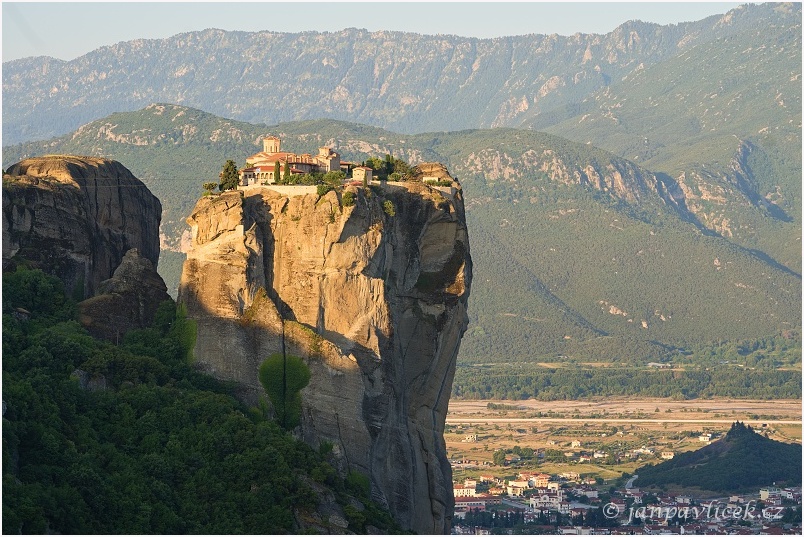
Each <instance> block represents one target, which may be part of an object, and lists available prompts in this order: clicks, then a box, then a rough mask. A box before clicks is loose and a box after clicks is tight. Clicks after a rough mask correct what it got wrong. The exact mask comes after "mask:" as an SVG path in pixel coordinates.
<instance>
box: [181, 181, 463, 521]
mask: <svg viewBox="0 0 804 537" xmlns="http://www.w3.org/2000/svg"><path fill="white" fill-rule="evenodd" d="M444 171H445V170H444ZM305 192H306V190H305V189H304V187H283V188H279V189H272V188H269V187H248V188H247V189H245V190H241V191H233V192H226V193H223V194H221V195H218V196H210V197H205V198H202V199H201V200H200V201H199V202H198V204H197V205H196V207H195V209H194V211H193V213H192V215H191V216H190V217H189V218H188V220H187V221H188V223H189V224H190V226H191V230H192V248H191V250H190V251H189V252H188V256H187V261H186V262H185V264H184V268H183V272H182V278H181V284H180V287H179V302H180V303H182V304H184V306H185V307H186V308H187V314H188V316H189V317H191V318H194V319H195V320H196V321H197V323H198V331H197V333H198V335H197V341H196V346H195V357H196V361H197V364H199V365H200V366H201V367H202V368H203V369H205V370H206V371H208V372H210V373H212V374H214V375H215V376H217V377H219V378H222V379H227V380H234V381H237V383H238V386H239V387H240V396H241V398H242V399H244V400H245V401H247V402H249V403H251V404H257V403H258V402H259V401H260V400H261V399H263V400H264V394H265V392H264V390H263V387H262V385H261V384H260V382H259V380H258V368H259V366H260V364H261V363H262V362H263V361H264V360H265V359H266V358H267V357H268V356H269V355H271V354H274V353H282V352H283V351H284V352H286V353H287V354H291V355H295V356H299V357H301V358H302V359H303V360H304V362H305V364H306V365H307V366H308V367H309V369H310V373H311V379H310V383H309V384H308V386H307V387H306V388H304V389H303V390H302V392H301V399H302V416H301V424H300V426H299V427H298V428H297V429H296V433H297V434H298V435H300V436H301V437H302V438H303V439H304V440H305V441H306V442H308V443H309V444H311V445H313V446H317V445H320V444H321V443H322V442H329V443H332V444H333V445H334V448H333V452H334V454H335V455H336V456H337V457H338V459H339V462H340V464H341V469H342V470H344V471H345V470H353V471H358V472H361V473H363V474H365V475H366V476H369V477H370V482H371V492H372V497H373V499H375V500H376V501H377V502H378V503H379V504H380V505H384V506H386V507H387V508H388V509H389V511H390V512H391V513H392V514H393V515H394V517H395V518H396V520H397V521H398V522H399V523H400V524H401V525H402V526H403V527H404V528H407V529H410V530H413V531H416V532H418V533H449V529H450V524H451V518H452V510H453V497H452V471H451V469H450V465H449V462H448V460H447V457H446V449H445V444H444V438H443V430H444V421H445V418H446V412H447V404H448V402H449V396H450V391H451V387H452V380H453V375H454V372H455V361H456V357H457V354H458V346H459V344H460V339H461V336H462V334H463V332H464V331H465V329H466V325H467V322H468V318H467V314H466V308H467V300H468V297H469V288H470V284H471V275H472V264H471V257H470V254H469V241H468V234H467V228H466V220H465V215H464V209H463V195H462V191H461V188H460V185H459V184H458V183H457V181H456V182H453V183H452V186H451V187H440V188H434V187H430V186H428V185H426V184H423V183H420V182H409V183H397V184H394V183H390V184H387V185H385V184H384V185H381V186H380V185H372V186H370V187H369V188H368V189H365V190H364V189H358V188H356V187H354V186H352V187H347V189H346V190H345V191H344V192H343V194H341V193H338V192H336V191H330V192H328V193H326V194H325V195H323V196H318V195H317V194H315V193H305Z"/></svg>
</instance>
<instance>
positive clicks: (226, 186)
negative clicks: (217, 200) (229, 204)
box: [218, 160, 240, 192]
mask: <svg viewBox="0 0 804 537" xmlns="http://www.w3.org/2000/svg"><path fill="white" fill-rule="evenodd" d="M239 182H240V181H239V178H238V176H237V164H235V161H233V160H227V161H226V164H224V165H223V171H222V172H221V182H220V185H218V187H219V188H220V191H221V192H223V191H224V190H234V189H236V188H237V184H238V183H239Z"/></svg>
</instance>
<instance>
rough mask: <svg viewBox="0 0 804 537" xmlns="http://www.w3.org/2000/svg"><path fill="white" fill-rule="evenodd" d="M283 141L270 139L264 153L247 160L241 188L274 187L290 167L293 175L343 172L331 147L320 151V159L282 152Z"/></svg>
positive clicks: (241, 179)
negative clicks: (254, 186)
mask: <svg viewBox="0 0 804 537" xmlns="http://www.w3.org/2000/svg"><path fill="white" fill-rule="evenodd" d="M280 144H281V141H280V139H279V138H277V137H276V136H268V137H266V138H265V139H263V141H262V147H263V150H262V151H260V152H259V153H256V154H254V155H251V156H250V157H248V158H247V159H246V167H245V168H243V169H242V170H240V171H239V172H238V175H239V176H240V185H241V186H250V185H258V184H274V183H276V182H277V180H278V179H279V178H280V177H283V176H284V174H285V169H286V168H287V167H290V173H291V174H293V175H299V174H306V173H313V172H319V173H326V172H332V171H340V170H341V164H342V163H341V157H340V155H339V154H338V153H336V152H335V151H333V150H332V149H331V148H329V147H319V148H318V154H317V155H310V154H309V153H304V154H301V155H297V154H296V153H287V152H282V151H281V148H280ZM277 162H278V163H279V174H280V175H279V177H274V172H275V171H276V163H277Z"/></svg>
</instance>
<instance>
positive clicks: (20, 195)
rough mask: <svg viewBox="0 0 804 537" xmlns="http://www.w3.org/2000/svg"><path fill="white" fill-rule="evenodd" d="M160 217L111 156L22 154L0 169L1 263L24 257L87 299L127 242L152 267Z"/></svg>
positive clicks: (140, 186)
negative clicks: (23, 156)
mask: <svg viewBox="0 0 804 537" xmlns="http://www.w3.org/2000/svg"><path fill="white" fill-rule="evenodd" d="M161 216H162V205H161V204H160V203H159V200H158V199H157V198H156V196H154V195H153V194H151V192H150V190H148V187H146V186H145V185H144V184H143V183H142V182H141V181H140V180H139V179H137V178H136V177H134V175H133V174H132V173H131V172H130V171H129V170H128V169H127V168H126V167H125V166H123V165H122V164H120V163H119V162H116V161H113V160H107V159H104V158H96V157H78V156H72V155H51V156H45V157H35V158H30V159H25V160H23V161H21V162H18V163H17V164H14V165H12V166H11V167H10V168H9V169H8V170H7V172H6V173H4V174H3V267H4V269H6V268H8V267H10V266H13V265H14V264H15V263H16V262H17V260H19V259H24V260H25V262H26V264H28V265H30V266H33V267H35V268H39V269H42V270H43V271H45V272H47V273H49V274H53V275H55V276H57V277H58V278H59V279H61V280H62V281H63V282H64V285H65V287H66V289H67V291H68V293H70V294H71V295H72V296H73V297H74V298H76V299H79V300H81V299H85V298H89V297H92V296H94V295H95V294H96V293H97V292H98V290H99V286H100V283H101V282H102V281H104V280H108V279H109V278H111V277H112V274H113V273H114V271H115V269H117V267H118V266H119V265H120V262H121V261H122V260H123V256H124V255H125V253H126V252H128V251H129V250H131V249H132V248H136V249H137V250H138V251H139V253H140V254H141V255H142V256H143V257H145V258H146V259H148V260H150V262H151V263H152V264H153V266H156V264H157V263H158V261H159V222H160V220H161Z"/></svg>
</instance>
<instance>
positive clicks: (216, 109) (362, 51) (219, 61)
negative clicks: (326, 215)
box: [3, 3, 801, 157]
mask: <svg viewBox="0 0 804 537" xmlns="http://www.w3.org/2000/svg"><path fill="white" fill-rule="evenodd" d="M800 24H801V6H800V5H797V4H765V3H763V4H758V5H747V6H743V7H740V8H738V9H734V10H732V11H729V12H728V13H726V14H724V15H723V16H712V17H708V18H706V19H704V20H701V21H697V22H686V23H681V24H678V25H668V26H659V25H656V24H651V23H643V22H639V21H631V22H626V23H624V24H622V25H621V26H620V27H618V28H617V29H615V30H614V31H612V32H610V33H608V34H605V35H596V34H575V35H572V36H558V35H524V36H515V37H501V38H495V39H476V38H465V37H458V36H448V35H439V36H430V35H419V34H413V33H402V32H387V31H379V32H368V31H366V30H359V29H355V28H350V29H346V30H343V31H340V32H333V33H319V32H304V33H276V32H237V31H222V30H214V29H211V30H204V31H199V32H190V33H184V34H179V35H176V36H173V37H170V38H166V39H139V40H134V41H128V42H122V43H118V44H115V45H110V46H106V47H101V48H99V49H97V50H95V51H92V52H90V53H88V54H85V55H84V56H81V57H79V58H76V59H75V60H71V61H62V60H56V59H53V58H49V57H33V58H25V59H20V60H14V61H10V62H5V63H4V64H3V102H4V109H3V113H4V117H3V139H4V141H5V143H6V144H14V143H19V142H24V141H29V140H32V139H44V138H49V137H51V136H56V135H61V134H65V133H67V132H70V131H72V130H74V129H75V128H77V127H78V126H80V125H81V124H83V123H87V122H89V121H92V120H95V119H99V118H101V117H104V116H106V115H108V114H111V113H114V112H121V111H132V110H137V109H140V108H142V107H144V106H146V105H148V104H150V103H153V102H171V103H176V104H181V105H185V106H191V107H194V108H199V109H202V110H205V111H207V112H210V113H213V114H217V115H220V116H223V117H229V118H233V119H238V120H242V121H248V122H255V123H262V122H264V123H268V124H271V123H276V122H281V121H291V120H303V119H314V118H322V117H328V118H332V119H341V120H347V121H352V122H360V123H365V124H371V125H376V126H380V127H383V128H386V129H390V130H393V131H397V132H405V133H412V132H424V131H436V130H445V131H453V130H460V129H467V128H489V127H531V126H532V127H534V128H537V129H540V130H545V129H546V128H548V127H550V126H552V125H555V124H560V123H561V122H563V121H565V120H567V119H570V118H573V117H576V116H578V117H580V116H579V115H580V114H590V113H591V114H593V115H594V114H595V113H598V114H602V116H604V117H610V116H612V115H614V116H616V115H619V114H618V108H619V106H620V105H618V104H617V103H618V102H619V101H622V100H623V99H624V98H625V95H626V93H627V92H625V93H624V91H625V90H624V88H623V84H625V87H630V86H634V85H636V86H640V87H642V88H645V87H646V86H645V82H647V81H649V80H651V79H652V77H654V76H659V77H661V76H667V75H671V78H667V79H666V82H668V83H669V84H671V85H670V86H663V87H661V88H658V89H659V91H657V92H654V89H653V87H652V86H648V87H650V88H651V89H650V90H649V91H650V92H651V94H652V96H653V98H654V99H655V100H657V101H661V100H662V98H663V97H667V98H668V100H669V102H668V104H673V105H674V106H671V107H670V108H669V110H671V112H673V113H674V115H673V116H672V119H674V120H676V121H678V122H679V124H680V125H679V126H675V125H670V127H672V128H674V129H675V128H679V127H684V128H693V129H698V128H700V129H706V128H707V126H706V125H705V123H706V121H707V120H708V119H709V120H711V121H712V122H715V121H717V120H719V119H722V118H718V117H717V115H716V110H715V108H717V107H718V106H722V105H725V104H726V103H727V102H728V99H727V98H726V97H727V95H728V94H729V93H731V92H733V91H734V90H735V89H739V88H740V87H741V86H742V84H743V80H741V79H744V80H753V79H754V78H755V77H759V76H760V75H766V74H767V73H765V72H763V71H761V72H759V73H754V72H752V71H742V72H740V71H739V70H736V71H734V72H732V73H728V75H727V76H724V77H722V78H721V77H720V76H719V75H718V72H719V71H721V70H723V69H727V68H729V67H732V66H731V64H730V61H731V56H730V54H728V53H726V52H720V51H721V50H722V48H723V46H724V44H725V45H728V44H734V45H740V44H741V43H742V42H747V43H748V42H751V41H757V40H758V39H759V40H760V41H761V42H762V44H764V45H765V47H764V48H762V47H761V46H760V48H759V49H758V48H757V46H755V45H754V44H753V43H749V44H748V45H746V46H745V47H744V48H742V49H740V50H739V51H738V52H739V53H740V54H741V55H742V57H743V58H742V60H741V61H745V62H754V61H755V60H757V59H759V58H762V60H763V63H765V62H768V61H769V63H767V64H766V65H767V69H768V70H769V71H770V70H772V69H773V67H774V65H773V62H774V61H775V59H776V58H785V57H787V56H789V55H790V54H793V55H795V44H796V39H798V43H799V54H800V33H801V31H800ZM796 34H799V35H798V38H797V37H796ZM782 47H783V48H784V50H779V49H780V48H782ZM696 51H708V54H709V56H708V57H707V63H706V64H704V65H705V66H706V67H707V69H706V70H705V71H704V72H703V73H701V72H696V70H695V66H694V65H693V63H694V62H693V60H694V59H695V55H696V54H697V52H696ZM713 51H714V52H713ZM799 63H800V62H799ZM685 64H686V65H685ZM664 66H681V67H682V68H681V69H680V70H677V69H669V70H668V69H666V68H665V67H664ZM759 67H760V69H764V67H763V66H759ZM791 68H793V69H795V66H793V67H791ZM657 69H658V71H659V72H658V73H656V72H655V71H656V70H657ZM652 72H653V74H651V73H652ZM701 74H703V75H704V77H703V78H702V77H701V76H700V75H701ZM676 75H678V76H679V77H680V78H678V79H676V78H673V77H675V76H676ZM794 75H795V73H790V69H787V68H784V69H782V70H780V72H778V73H776V74H775V75H774V76H771V77H770V78H768V79H767V83H768V84H769V85H774V86H773V87H775V82H776V81H777V79H778V78H790V77H791V76H794ZM764 81H765V79H763V82H764ZM679 83H681V84H688V85H699V84H700V90H701V91H700V95H698V92H694V94H693V95H692V96H693V97H696V98H697V97H702V98H705V99H711V98H712V96H713V94H714V93H718V94H719V95H720V100H719V101H718V100H714V101H711V106H709V108H710V109H711V110H710V112H708V114H709V117H706V116H705V115H704V117H702V118H701V125H700V126H699V127H696V126H695V125H694V124H693V125H687V118H686V115H685V114H681V115H679V116H676V115H675V112H678V106H675V104H676V103H677V102H678V101H677V100H676V97H675V93H674V92H671V91H670V89H671V88H672V85H675V84H679ZM712 84H717V86H722V89H720V90H716V91H705V90H706V89H707V88H708V86H710V85H712ZM799 85H800V84H799ZM609 87H619V88H620V89H618V90H617V91H615V92H613V93H612V92H611V91H606V88H609ZM685 87H686V86H685ZM748 87H751V86H750V85H749V86H748ZM769 87H771V86H769ZM759 89H762V88H759ZM776 89H778V91H779V92H780V93H781V95H780V96H778V97H777V96H776V94H774V95H772V96H771V97H772V98H775V99H784V100H785V101H786V106H788V107H792V106H795V103H794V102H791V101H790V99H791V97H792V96H791V95H789V94H788V91H789V89H790V88H789V85H787V86H784V87H781V86H780V87H778V88H776ZM618 97H620V98H619V99H618ZM724 99H725V100H724ZM742 99H743V100H742V101H741V103H742V104H743V107H744V108H743V110H744V111H745V110H748V108H749V107H750V102H749V101H748V96H747V95H744V96H743V98H742ZM630 100H634V98H633V97H632V98H631V99H630ZM703 102H705V103H707V105H709V103H710V101H709V100H706V101H703ZM684 104H685V105H687V106H693V105H695V104H697V103H693V102H686V103H684ZM629 105H630V103H629ZM640 106H641V105H640ZM799 106H800V101H799ZM627 110H628V109H627V108H625V109H623V111H624V112H625V111H627ZM691 110H694V108H691ZM703 110H704V109H703V108H701V110H700V111H701V113H703ZM591 119H592V118H590V122H591ZM629 122H630V118H629ZM603 123H604V124H605V125H606V126H612V124H611V123H610V122H603ZM671 123H672V122H671ZM585 127H586V126H585V125H584V126H583V128H584V130H586V128H585ZM557 128H561V129H564V130H566V129H568V128H569V127H567V126H566V125H563V126H562V125H559V126H558V127H557ZM653 128H655V129H658V130H662V127H661V126H657V125H655V124H654V125H653ZM629 129H630V127H629V125H628V124H626V125H621V129H620V130H622V131H624V132H629ZM651 138H653V137H651ZM633 142H638V143H639V144H640V145H639V146H638V149H639V151H640V152H644V151H645V148H644V147H642V146H641V144H642V143H643V141H642V140H634V141H633ZM662 142H663V140H662V139H661V138H658V139H657V140H655V141H654V140H650V143H649V146H653V147H654V148H655V146H656V144H657V143H658V144H661V143H662ZM600 145H603V144H600ZM632 151H633V148H632ZM629 157H630V155H629Z"/></svg>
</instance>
